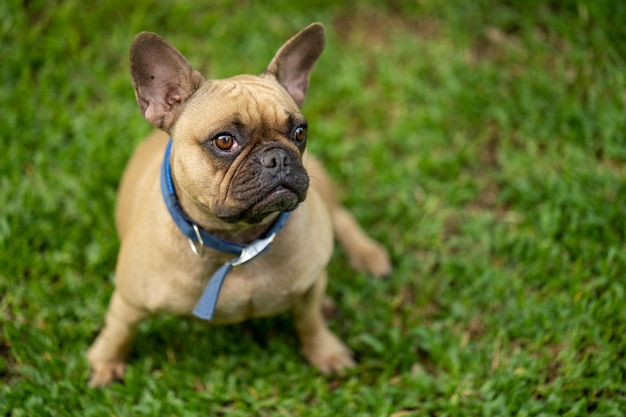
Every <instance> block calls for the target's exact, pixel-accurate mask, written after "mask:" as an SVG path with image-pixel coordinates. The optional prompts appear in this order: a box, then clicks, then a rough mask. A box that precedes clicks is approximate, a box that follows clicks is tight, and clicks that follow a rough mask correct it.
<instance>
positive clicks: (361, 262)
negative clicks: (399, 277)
mask: <svg viewBox="0 0 626 417" xmlns="http://www.w3.org/2000/svg"><path fill="white" fill-rule="evenodd" d="M348 257H349V260H350V265H352V267H353V268H354V269H356V270H357V271H360V272H365V273H369V274H372V275H374V276H376V277H378V278H383V277H387V276H389V275H391V271H392V267H391V261H390V260H389V253H388V252H387V250H386V249H385V248H384V247H383V246H382V245H381V244H380V243H378V242H376V241H375V240H372V239H369V238H368V239H367V240H362V241H361V242H360V243H359V246H358V247H356V248H354V249H353V250H351V251H350V253H348Z"/></svg>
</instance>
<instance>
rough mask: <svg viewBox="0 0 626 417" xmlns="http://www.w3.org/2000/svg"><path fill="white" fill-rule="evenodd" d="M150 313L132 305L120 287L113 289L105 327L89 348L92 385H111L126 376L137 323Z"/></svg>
mask: <svg viewBox="0 0 626 417" xmlns="http://www.w3.org/2000/svg"><path fill="white" fill-rule="evenodd" d="M147 316H148V313H147V312H146V311H145V310H140V309H137V308H135V307H133V306H131V305H129V304H128V303H127V302H126V301H124V299H123V298H122V297H121V296H120V295H119V293H118V292H117V291H115V292H114V293H113V296H112V298H111V303H110V305H109V310H108V312H107V315H106V317H105V324H104V328H103V329H102V330H101V331H100V334H99V335H98V337H97V338H96V340H95V342H94V343H93V345H92V346H91V348H90V349H89V351H88V352H87V358H88V359H89V363H90V365H91V377H90V378H89V386H90V387H98V386H103V385H107V384H109V383H111V382H113V381H120V380H121V379H122V378H123V377H124V370H125V361H126V356H127V355H128V351H129V350H130V346H131V343H132V341H133V338H134V336H135V333H136V330H137V325H138V324H139V323H140V322H141V321H142V320H143V319H145V318H146V317H147Z"/></svg>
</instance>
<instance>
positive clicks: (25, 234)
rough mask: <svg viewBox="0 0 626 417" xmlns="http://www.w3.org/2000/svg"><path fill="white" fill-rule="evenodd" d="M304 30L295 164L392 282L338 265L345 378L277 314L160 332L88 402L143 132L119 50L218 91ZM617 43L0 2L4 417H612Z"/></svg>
mask: <svg viewBox="0 0 626 417" xmlns="http://www.w3.org/2000/svg"><path fill="white" fill-rule="evenodd" d="M311 21H321V22H323V23H324V24H325V25H326V28H327V31H328V42H327V49H326V51H325V52H324V54H323V55H322V58H321V60H320V62H319V63H318V65H317V67H316V70H315V72H314V74H313V78H312V84H311V88H310V90H309V96H308V99H307V102H306V104H305V106H304V109H303V111H304V113H305V115H306V116H307V118H308V120H309V124H310V142H309V146H310V149H311V150H312V151H313V152H314V153H316V154H317V155H318V156H320V157H321V159H322V160H323V161H324V162H325V164H326V165H327V167H328V170H329V171H330V172H331V174H332V175H333V177H334V178H335V179H336V182H337V184H338V187H339V189H340V190H341V193H342V195H343V199H344V202H345V203H346V204H347V205H348V206H349V207H350V208H351V209H352V210H353V211H354V212H355V213H356V215H357V216H358V218H359V219H360V220H361V222H362V223H363V224H364V225H365V226H366V228H367V229H368V230H369V231H370V233H371V234H372V235H373V236H375V237H376V238H378V239H380V240H381V241H382V242H384V244H385V245H386V246H387V247H388V248H389V249H390V251H391V253H392V257H393V262H394V266H395V271H394V274H393V276H392V277H391V278H390V279H388V280H384V281H381V280H377V279H374V278H372V277H370V276H365V275H360V274H357V273H356V272H354V271H353V270H351V269H350V268H349V266H348V263H347V260H346V258H345V255H344V253H343V252H342V251H341V249H338V250H337V251H336V253H335V256H334V259H333V264H332V266H331V268H330V276H331V280H330V284H329V292H330V294H331V295H332V296H333V297H334V299H335V301H336V302H337V304H338V306H339V307H340V309H341V314H340V315H338V316H337V317H335V318H333V319H332V320H331V321H330V325H331V327H332V328H333V329H334V330H335V331H336V332H338V333H339V334H340V335H341V336H342V337H343V339H344V340H345V341H346V342H347V343H348V344H349V345H350V346H351V347H352V349H353V350H354V351H355V352H356V354H357V358H358V361H359V365H358V367H357V368H356V369H355V370H354V371H351V372H349V373H348V374H347V375H345V376H343V377H326V376H322V375H320V374H318V372H316V371H315V370H314V369H312V368H310V367H309V366H308V365H307V364H306V363H305V362H304V360H303V359H302V358H301V356H300V355H299V353H298V347H297V344H296V341H295V335H294V332H293V329H292V326H291V320H290V317H289V315H284V316H280V317H277V318H275V319H268V320H258V321H256V320H255V321H252V322H248V323H244V324H241V325H236V326H229V327H219V328H210V327H207V326H206V325H204V324H203V323H201V322H199V321H194V320H190V319H184V318H178V317H155V318H153V319H151V320H149V321H148V322H146V323H145V324H144V325H142V327H141V331H140V334H139V335H138V338H137V341H136V343H135V348H134V351H133V354H132V355H131V358H130V363H129V367H128V372H127V377H126V380H125V383H124V384H116V385H113V386H111V387H108V388H105V389H96V390H92V389H88V388H87V387H86V380H87V376H88V373H89V369H88V364H87V361H86V359H85V356H84V354H85V351H86V349H87V347H88V346H89V345H90V344H91V342H92V341H93V339H94V337H95V335H96V333H97V331H98V330H99V328H100V327H101V325H102V320H103V316H104V312H105V309H106V306H107V303H108V300H109V297H110V295H111V292H112V289H113V281H114V274H113V269H114V265H115V259H116V253H117V248H118V240H117V237H116V235H115V230H114V226H113V205H114V201H115V193H116V187H117V184H118V181H119V178H120V175H121V171H122V169H123V166H124V164H125V162H126V160H127V159H128V157H129V155H130V153H131V152H132V150H133V148H134V147H135V146H136V145H137V143H139V141H140V140H141V139H142V138H143V137H144V136H145V135H147V134H148V133H149V132H150V126H149V125H148V123H147V122H146V121H144V120H143V118H142V117H141V114H140V111H139V109H138V108H137V105H136V103H135V99H134V95H133V91H132V87H131V85H130V81H129V75H128V49H129V45H130V42H131V40H132V38H133V36H134V35H135V34H136V33H137V32H139V31H141V30H151V31H155V32H158V33H160V34H161V35H163V36H165V37H167V38H168V39H169V40H170V41H171V42H172V43H173V44H174V45H176V46H177V47H178V48H179V49H180V50H181V51H182V52H183V54H185V55H186V56H187V57H188V58H189V59H190V61H191V63H192V64H193V65H195V66H196V67H197V68H199V69H200V70H201V72H203V73H204V74H205V75H208V76H210V77H225V76H230V75H234V74H238V73H241V72H248V73H250V72H251V73H259V72H261V71H262V70H263V69H264V68H265V65H266V64H267V63H269V60H270V58H271V57H272V55H273V53H274V51H275V50H276V49H277V48H278V47H279V46H280V45H281V43H282V42H283V41H284V40H286V39H287V38H288V37H289V36H291V35H292V34H293V33H295V32H296V31H297V30H299V29H300V28H302V27H304V26H305V25H306V24H308V23H310V22H311ZM625 22H626V4H625V3H623V2H619V1H610V0H599V1H584V0H581V1H577V2H576V1H566V0H564V1H556V0H554V1H539V0H529V1H514V0H508V1H505V0H502V1H490V0H476V1H463V0H449V1H436V0H424V1H413V2H409V1H402V0H397V1H391V2H382V1H380V2H375V1H373V0H370V1H362V2H350V3H348V2H346V3H341V2H333V1H321V2H317V4H313V2H311V4H307V2H292V1H286V0H279V1H275V2H246V1H232V0H219V1H211V2H200V1H193V0H179V1H176V2H167V1H162V2H151V1H147V0H135V1H133V2H128V1H119V0H114V1H102V2H86V1H78V0H68V1H39V0H31V1H18V0H6V1H3V2H2V3H0V51H1V53H0V56H1V58H2V59H1V61H0V103H2V104H0V110H1V115H0V132H1V141H2V142H1V144H2V146H1V148H0V150H1V152H0V195H1V196H2V200H1V202H0V415H2V416H12V417H17V416H29V417H30V416H143V415H146V416H181V417H182V416H191V415H199V416H205V415H218V416H251V415H258V416H299V415H302V416H393V417H401V416H520V417H521V416H568V417H573V416H615V417H623V416H624V415H626V112H625V107H626V62H625V60H626V46H625V45H626V41H625V40H626V24H625ZM303 244H306V241H303Z"/></svg>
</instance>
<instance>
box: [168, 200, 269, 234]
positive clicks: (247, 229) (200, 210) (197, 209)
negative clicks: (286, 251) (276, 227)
mask: <svg viewBox="0 0 626 417" xmlns="http://www.w3.org/2000/svg"><path fill="white" fill-rule="evenodd" d="M179 201H180V205H181V208H182V210H183V212H184V213H185V215H186V216H187V217H188V218H189V220H191V221H193V222H194V223H195V224H196V225H198V227H200V228H202V229H203V230H205V231H207V232H208V233H211V234H212V235H214V236H216V237H218V238H220V239H224V240H227V241H229V242H233V243H240V244H247V243H250V242H252V241H254V240H256V239H259V238H260V237H262V236H263V235H265V233H266V232H267V231H268V230H269V228H270V227H271V226H272V224H273V223H274V221H275V220H276V218H277V217H278V216H279V214H280V213H272V214H271V215H269V216H267V217H266V218H265V219H263V221H262V222H260V223H258V224H250V223H246V222H236V223H227V222H225V221H223V220H220V219H218V218H217V217H216V216H215V215H214V214H212V213H207V212H206V210H205V209H204V207H201V206H198V204H197V203H195V202H193V201H191V200H190V199H189V198H188V197H187V196H186V195H185V194H184V193H180V194H179Z"/></svg>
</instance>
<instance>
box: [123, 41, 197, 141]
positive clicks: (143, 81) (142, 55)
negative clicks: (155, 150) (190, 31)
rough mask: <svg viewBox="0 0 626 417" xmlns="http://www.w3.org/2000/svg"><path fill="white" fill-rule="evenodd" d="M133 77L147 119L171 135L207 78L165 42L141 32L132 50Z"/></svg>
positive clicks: (131, 70) (142, 112)
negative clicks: (186, 102) (182, 110)
mask: <svg viewBox="0 0 626 417" xmlns="http://www.w3.org/2000/svg"><path fill="white" fill-rule="evenodd" d="M130 75H131V80H132V83H133V87H134V88H135V96H136V97H137V103H138V104H139V108H140V109H141V114H143V117H144V118H145V119H146V120H147V121H149V122H150V123H152V125H154V126H155V127H158V128H159V129H162V130H164V131H166V132H168V133H169V130H170V128H171V127H172V125H173V124H174V121H175V120H176V118H177V117H178V113H179V111H180V108H181V107H182V106H181V104H183V103H184V102H185V101H187V99H189V97H191V95H192V94H193V93H194V92H195V91H196V90H197V89H198V87H200V84H202V82H203V81H204V77H202V75H201V74H200V73H199V72H198V71H196V70H194V69H193V68H192V67H191V65H190V64H189V62H187V60H186V59H185V57H183V56H182V54H181V53H180V52H178V50H177V49H176V48H174V47H173V46H171V45H170V44H169V43H167V41H165V39H163V38H161V37H160V36H158V35H156V34H154V33H150V32H141V33H139V34H138V35H137V36H136V37H135V40H134V41H133V44H132V45H131V48H130Z"/></svg>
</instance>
